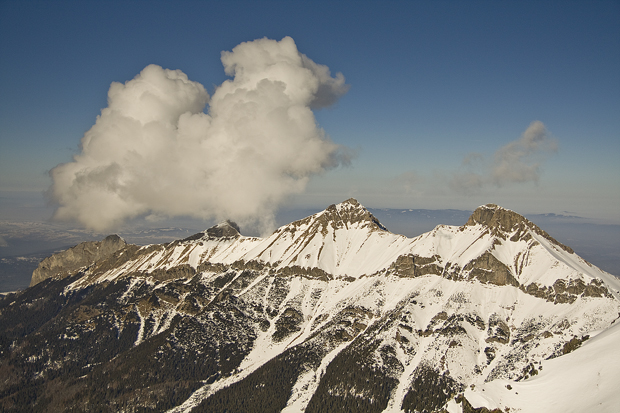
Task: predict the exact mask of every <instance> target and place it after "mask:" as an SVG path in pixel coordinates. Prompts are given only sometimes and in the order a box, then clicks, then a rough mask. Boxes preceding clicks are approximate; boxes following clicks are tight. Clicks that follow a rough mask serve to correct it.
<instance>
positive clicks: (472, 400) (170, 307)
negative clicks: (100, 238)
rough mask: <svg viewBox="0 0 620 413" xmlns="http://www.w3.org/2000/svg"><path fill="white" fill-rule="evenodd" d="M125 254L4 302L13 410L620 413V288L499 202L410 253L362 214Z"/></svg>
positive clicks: (349, 204)
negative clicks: (580, 370) (25, 402)
mask: <svg viewBox="0 0 620 413" xmlns="http://www.w3.org/2000/svg"><path fill="white" fill-rule="evenodd" d="M112 241H114V248H108V249H106V250H105V251H104V250H103V248H102V247H101V246H102V245H104V243H105V241H104V242H102V243H101V244H96V243H92V245H91V244H89V245H81V246H77V247H75V251H71V250H68V251H67V252H65V253H63V254H65V256H66V257H65V256H62V255H60V254H58V255H56V256H53V257H50V258H48V259H47V261H46V260H44V261H43V262H42V263H41V269H40V270H39V271H38V272H36V273H35V275H36V279H35V277H34V276H33V287H31V288H30V289H28V290H26V291H24V292H22V293H20V294H18V295H13V296H9V297H8V298H6V299H4V301H2V305H1V307H0V309H1V311H2V312H1V313H0V321H1V322H2V323H3V325H4V324H6V325H9V324H11V323H12V324H11V325H12V326H13V327H11V328H9V329H8V330H6V331H7V332H6V333H4V335H3V336H2V337H1V338H2V340H1V342H2V354H1V359H0V362H1V364H0V370H2V371H8V372H9V373H10V375H9V379H8V380H7V381H5V383H4V384H2V385H0V406H2V407H3V408H4V409H5V410H7V409H8V410H10V409H9V408H13V407H15V406H17V407H15V409H17V410H19V409H18V407H19V406H20V404H19V403H16V402H15V403H14V404H11V403H13V402H12V400H16V399H18V398H19V397H21V396H23V395H24V393H23V391H24V390H23V388H26V389H29V391H30V393H26V394H36V396H32V397H31V399H32V400H33V401H32V404H31V405H29V406H30V407H32V406H39V408H43V409H50V408H52V407H53V406H61V407H63V408H73V409H77V410H82V409H84V408H85V407H86V406H90V407H93V406H97V409H100V410H103V411H120V410H124V411H138V410H140V409H147V410H153V411H165V410H170V411H173V412H181V411H206V412H220V411H221V412H224V411H228V412H232V411H235V412H242V411H248V412H250V411H260V412H263V411H286V412H300V411H306V412H322V411H326V412H334V411H356V412H357V411H359V412H364V411H369V412H370V411H372V412H383V411H385V412H400V411H405V412H414V411H420V412H422V411H427V412H432V411H448V412H465V411H467V412H468V411H483V409H487V411H488V410H493V409H499V410H497V411H502V412H508V411H510V412H514V411H519V410H518V409H521V410H520V411H523V412H527V411H546V412H549V411H557V412H560V411H562V412H565V411H571V408H573V407H575V406H579V408H578V409H577V410H574V409H573V411H587V410H588V409H590V408H591V409H593V410H596V411H609V412H612V411H614V412H615V411H620V397H619V396H617V395H616V392H614V391H611V390H610V389H613V388H614V386H615V385H614V383H616V384H617V383H619V382H620V373H619V372H620V369H618V368H611V367H610V366H611V364H610V362H609V360H614V361H612V362H611V363H612V364H613V362H615V360H619V359H620V358H619V357H618V355H619V354H618V350H615V349H616V348H620V347H619V346H617V345H613V344H610V343H614V340H615V342H616V343H617V338H618V334H616V333H617V328H616V327H617V325H616V324H614V322H615V321H616V319H617V318H618V317H619V315H620V299H619V297H620V296H619V294H620V282H619V280H618V279H617V278H616V277H614V276H612V275H610V274H608V273H606V272H604V271H601V270H600V269H598V268H597V267H595V266H592V265H591V264H589V263H587V262H586V261H584V260H583V259H581V258H580V257H579V256H577V255H576V254H575V253H574V252H573V251H572V250H571V249H570V248H569V247H567V246H564V245H562V244H560V243H559V242H557V241H556V240H554V239H553V238H552V237H551V236H550V235H549V234H547V233H546V232H545V231H543V230H542V229H540V228H539V227H537V226H536V225H534V224H533V223H531V222H530V221H528V220H527V219H525V218H524V217H522V216H520V215H519V214H517V213H515V212H513V211H509V210H506V209H504V208H501V207H499V206H496V205H486V206H482V207H480V208H478V209H477V210H476V211H474V213H473V214H472V216H471V217H470V218H469V220H468V221H467V223H466V224H465V225H463V226H460V227H458V226H438V227H437V228H435V229H434V230H433V231H431V232H429V233H426V234H423V235H421V236H419V237H416V238H413V239H411V238H407V237H405V236H402V235H396V234H393V233H391V232H389V231H388V230H387V229H386V228H385V227H384V226H383V225H381V223H380V222H379V221H378V220H377V219H376V218H375V217H374V216H373V215H372V214H371V213H370V212H368V210H367V209H366V208H364V207H363V206H362V205H360V204H359V203H358V202H357V201H356V200H354V199H349V200H347V201H345V202H343V203H341V204H338V205H332V206H330V207H328V208H327V209H326V210H324V211H322V212H319V213H317V214H315V215H312V216H309V217H307V218H305V219H302V220H299V221H296V222H293V223H291V224H289V225H285V226H283V227H281V228H279V229H278V230H276V231H275V232H274V233H273V234H272V235H271V236H269V237H266V238H256V237H245V236H242V235H240V233H239V231H238V228H237V227H236V226H235V225H234V224H233V223H230V222H224V223H222V224H219V225H217V226H215V227H213V228H210V229H208V230H207V231H205V232H203V233H199V234H196V235H194V236H191V237H189V238H186V239H184V240H180V241H175V242H172V243H169V244H163V245H150V246H146V247H138V246H135V245H130V244H124V243H123V244H122V245H121V243H120V241H119V240H117V239H116V238H113V239H108V241H107V244H106V245H108V244H110V242H112ZM99 245H101V246H99ZM78 251H89V254H90V255H89V257H91V258H88V257H87V258H84V259H81V258H80V260H76V259H75V257H76V256H77V255H79V254H78ZM67 257H73V258H71V259H69V258H67ZM80 257H82V256H80ZM92 257H96V258H92ZM82 258H83V257H82ZM76 262H79V263H80V264H79V265H81V267H79V268H76V265H77V264H75V263H76ZM63 263H65V264H66V265H64V266H63ZM52 264H53V265H52ZM42 269H45V271H43V270H42ZM35 311H36V314H35V313H33V312H35ZM44 313H45V314H44ZM28 314H35V315H31V316H28ZM16 320H17V321H16ZM19 320H21V321H19ZM101 343H104V344H101ZM582 343H584V344H583V346H582ZM92 346H94V348H91V347H92ZM86 349H88V350H86ZM569 353H570V354H569ZM584 360H590V361H589V365H588V368H587V369H586V370H584V371H587V372H588V373H587V374H584V375H582V376H580V375H576V374H574V372H575V371H576V370H575V367H574V364H575V363H584ZM16 366H20V368H23V366H25V367H26V370H25V371H26V373H23V374H22V373H19V372H18V370H19V369H18V367H16ZM593 377H596V380H597V382H596V390H593V389H594V387H593V386H594V385H593V384H592V380H593ZM7 383H8V384H7ZM52 389H57V390H62V391H53V390H52ZM102 389H105V390H102ZM540 389H547V390H545V393H544V394H546V395H548V398H549V400H545V401H544V402H543V401H541V400H539V398H540V397H541V396H540V395H541V394H543V393H541V391H542V390H540ZM579 389H584V391H585V389H588V392H589V393H588V397H582V396H581V395H579V394H578V391H579ZM593 391H594V393H592V392H593ZM517 393H519V394H517ZM24 397H26V396H24ZM571 397H572V398H575V400H577V399H579V403H581V404H579V403H576V402H575V403H572V402H571ZM20 400H21V399H20ZM571 406H573V407H571ZM567 408H568V410H567ZM476 409H480V410H476ZM584 409H585V410H584ZM17 410H16V411H17ZM141 411H142V410H141Z"/></svg>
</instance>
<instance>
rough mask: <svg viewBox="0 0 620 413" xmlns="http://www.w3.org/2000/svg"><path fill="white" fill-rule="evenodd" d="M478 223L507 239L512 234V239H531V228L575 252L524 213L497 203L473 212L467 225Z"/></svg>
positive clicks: (565, 248) (495, 234) (565, 249)
mask: <svg viewBox="0 0 620 413" xmlns="http://www.w3.org/2000/svg"><path fill="white" fill-rule="evenodd" d="M478 224H480V225H483V226H486V227H488V229H489V232H490V233H491V235H493V236H496V237H500V238H502V239H504V240H506V239H507V237H508V235H510V240H511V241H519V240H523V241H529V240H530V238H531V235H530V234H529V233H528V229H529V230H531V231H533V232H534V233H536V234H538V235H540V236H542V237H544V238H545V239H547V240H549V241H551V242H552V243H553V244H555V245H557V246H558V247H560V248H561V249H563V250H564V251H566V252H568V253H569V254H572V253H574V251H573V250H572V248H570V247H567V246H566V245H564V244H562V243H560V242H558V241H557V240H555V239H554V238H553V237H552V236H551V235H549V234H548V233H546V232H545V231H544V230H542V229H541V228H539V227H538V226H537V225H536V224H534V223H533V222H531V221H529V220H528V219H526V218H525V217H523V216H522V215H519V214H517V213H516V212H514V211H511V210H509V209H505V208H502V207H500V206H497V205H495V204H487V205H483V206H481V207H478V208H477V209H476V210H475V211H474V212H473V213H472V214H471V216H470V217H469V220H468V221H467V223H466V224H465V226H470V225H478Z"/></svg>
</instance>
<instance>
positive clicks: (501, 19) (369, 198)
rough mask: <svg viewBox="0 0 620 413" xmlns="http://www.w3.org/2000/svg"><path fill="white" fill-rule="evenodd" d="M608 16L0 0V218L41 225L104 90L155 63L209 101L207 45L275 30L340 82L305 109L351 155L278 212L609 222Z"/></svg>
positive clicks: (614, 172) (615, 36) (614, 152)
mask: <svg viewBox="0 0 620 413" xmlns="http://www.w3.org/2000/svg"><path fill="white" fill-rule="evenodd" d="M619 22H620V2H618V1H532V2H528V1H354V2H348V1H325V2H324V1H247V2H245V1H225V2H224V1H218V2H209V1H182V0H181V1H174V2H172V1H169V2H164V1H123V2H117V1H74V2H73V1H53V2H52V1H42V2H36V1H5V0H0V202H1V203H2V204H1V205H0V220H1V219H35V220H36V219H46V218H49V216H50V215H51V213H52V212H53V210H52V209H50V208H49V207H47V208H43V205H45V200H44V196H43V192H44V191H46V190H47V189H48V188H49V187H50V185H51V184H52V179H51V178H50V176H49V171H50V170H51V169H52V168H54V167H55V166H57V165H59V164H61V163H67V162H71V161H72V157H73V156H74V155H76V154H79V153H80V151H81V149H80V140H81V139H82V137H83V136H84V134H85V132H86V131H88V130H89V129H90V128H91V127H92V126H93V125H94V124H95V121H96V120H97V116H98V115H100V114H101V111H102V109H104V108H106V106H108V101H107V98H108V90H109V88H110V85H111V83H112V82H120V83H124V82H127V81H130V80H131V79H134V77H136V76H137V75H138V74H139V73H140V72H141V71H142V70H143V69H144V68H145V67H146V66H148V65H150V64H156V65H159V66H161V67H163V68H166V69H179V70H181V71H182V72H183V73H185V74H186V75H187V77H188V78H189V80H191V81H194V82H198V83H200V84H202V85H203V86H204V88H205V89H206V91H207V92H208V94H209V95H210V96H213V94H214V92H215V90H216V87H217V86H218V85H221V84H222V82H224V81H225V80H227V79H230V76H228V75H227V74H226V73H225V72H224V68H223V66H222V62H221V61H220V57H221V52H222V51H231V50H232V49H233V48H234V47H235V46H237V45H238V44H240V43H242V42H248V41H252V40H255V39H260V38H264V37H267V38H269V39H274V40H278V41H280V40H281V39H283V38H284V37H286V36H290V37H291V38H292V39H293V40H294V42H295V44H296V47H297V49H298V50H299V52H300V53H303V54H305V55H306V56H308V58H310V59H311V60H312V61H314V62H316V63H317V64H321V65H326V66H327V67H329V69H330V71H331V75H332V76H336V73H338V72H340V73H342V74H343V75H344V78H345V81H346V84H347V85H349V87H350V88H349V90H348V92H347V93H345V94H343V95H342V96H340V98H339V100H338V101H337V102H336V103H335V104H334V105H332V106H330V107H327V108H323V109H317V110H315V112H314V113H315V116H316V121H317V123H318V125H319V126H320V127H321V128H323V129H324V131H325V133H326V134H327V135H328V136H329V138H330V139H331V140H332V141H333V142H334V143H335V144H338V145H341V149H342V152H344V153H348V154H350V155H351V162H350V164H347V163H346V162H344V163H342V162H341V163H340V164H339V165H338V166H336V167H335V168H327V169H326V170H325V171H323V172H322V173H319V174H318V175H317V174H310V175H308V176H309V178H310V179H309V181H308V183H307V186H306V187H305V191H304V192H302V193H297V192H295V191H293V192H292V193H291V195H290V196H288V197H285V199H286V202H285V203H284V204H282V203H280V204H278V205H285V206H303V207H317V206H318V207H325V206H327V205H329V204H331V203H335V202H340V201H343V200H345V199H347V198H349V197H355V198H357V199H358V200H359V201H360V202H361V203H362V204H364V205H366V206H368V207H375V208H414V209H415V208H426V209H473V208H475V207H476V206H478V205H481V204H485V203H489V202H491V203H497V204H500V205H502V206H504V207H507V208H511V209H514V210H516V211H517V212H520V213H523V214H527V213H546V212H552V213H568V214H573V215H580V216H584V217H589V218H596V219H601V220H604V221H606V222H613V223H619V222H620V23H619ZM532 128H533V129H532ZM536 128H538V129H536ZM180 213H183V211H181V212H180Z"/></svg>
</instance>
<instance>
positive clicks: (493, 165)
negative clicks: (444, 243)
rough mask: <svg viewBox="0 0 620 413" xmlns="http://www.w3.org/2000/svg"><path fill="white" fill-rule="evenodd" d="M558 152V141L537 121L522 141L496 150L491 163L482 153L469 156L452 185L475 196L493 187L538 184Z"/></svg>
mask: <svg viewBox="0 0 620 413" xmlns="http://www.w3.org/2000/svg"><path fill="white" fill-rule="evenodd" d="M557 149H558V145H557V142H556V140H555V139H554V138H552V137H551V136H550V135H549V133H548V131H547V129H546V127H545V125H544V124H543V123H542V122H540V121H534V122H532V123H531V124H530V126H529V127H528V128H527V129H526V130H525V132H523V134H522V135H521V137H520V138H519V139H517V140H514V141H512V142H509V143H507V144H506V145H504V146H502V147H501V148H499V149H498V150H496V151H495V153H494V154H493V157H492V159H491V160H487V159H486V158H485V157H484V155H482V154H479V153H471V154H469V155H467V156H466V157H465V158H464V159H463V162H462V163H461V166H460V168H459V170H458V171H456V172H453V173H452V174H451V177H450V179H449V182H448V184H449V186H450V188H452V189H453V190H455V191H457V192H460V193H463V194H474V193H479V192H480V191H481V190H483V189H487V188H492V187H503V186H507V185H512V184H520V183H528V182H531V183H535V182H538V180H539V179H540V175H541V168H542V165H543V163H544V161H545V160H546V159H547V157H548V156H549V155H550V154H552V153H554V152H556V151H557Z"/></svg>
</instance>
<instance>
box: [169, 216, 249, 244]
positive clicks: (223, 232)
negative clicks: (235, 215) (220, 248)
mask: <svg viewBox="0 0 620 413" xmlns="http://www.w3.org/2000/svg"><path fill="white" fill-rule="evenodd" d="M240 236H241V233H240V229H239V225H237V223H236V222H233V221H230V220H226V221H224V222H220V223H219V224H217V225H214V226H212V227H211V228H209V229H207V230H206V231H203V232H199V233H197V234H194V235H192V236H189V237H187V238H185V239H183V240H181V242H185V241H194V240H199V239H205V238H206V239H218V238H221V239H234V238H239V237H240Z"/></svg>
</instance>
